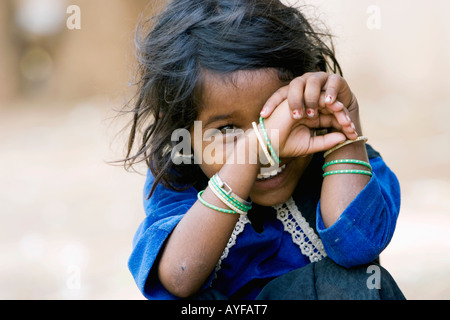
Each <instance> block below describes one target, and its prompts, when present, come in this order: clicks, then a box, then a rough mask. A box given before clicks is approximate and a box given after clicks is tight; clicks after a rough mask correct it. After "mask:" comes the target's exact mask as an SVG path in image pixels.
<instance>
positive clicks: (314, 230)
mask: <svg viewBox="0 0 450 320" xmlns="http://www.w3.org/2000/svg"><path fill="white" fill-rule="evenodd" d="M367 151H368V154H369V158H370V163H371V165H372V168H373V169H372V170H373V177H372V179H371V180H370V182H369V183H368V185H367V186H366V187H365V188H364V190H362V191H361V193H360V194H359V195H358V196H357V197H356V198H355V200H354V201H353V202H352V203H351V204H350V205H349V206H348V208H347V209H346V210H345V211H344V212H343V213H342V215H341V216H340V218H339V219H338V220H337V221H336V223H335V224H334V225H333V226H331V227H330V228H325V227H324V224H323V221H322V217H321V211H320V191H321V185H322V181H323V178H322V173H323V172H322V165H323V161H324V160H323V155H322V154H316V155H315V156H314V157H313V160H312V162H311V164H310V165H309V167H308V170H307V171H306V172H305V174H304V175H303V177H302V178H301V179H300V181H299V184H298V186H297V188H296V190H295V192H294V194H293V195H292V197H291V199H289V200H288V201H287V202H286V203H284V204H282V205H279V206H275V207H261V206H258V205H254V208H253V209H252V210H251V211H250V212H249V214H248V216H243V217H241V218H240V220H239V221H238V223H237V224H236V228H235V230H234V231H233V234H232V236H231V238H230V241H229V243H228V245H227V247H226V248H225V250H224V252H223V254H222V257H221V259H220V261H219V262H218V264H217V267H216V269H215V271H214V272H213V274H211V276H210V277H209V279H208V281H206V282H205V284H204V286H203V289H202V290H207V289H210V288H213V289H215V290H217V291H218V292H220V293H221V294H223V295H224V296H226V297H228V298H230V299H254V298H256V297H257V295H258V294H259V293H260V292H261V290H262V289H263V288H264V286H266V285H267V284H268V283H269V282H270V281H271V280H273V279H275V278H278V277H280V276H282V275H285V274H287V273H289V272H291V271H293V270H296V269H299V268H302V267H304V266H306V265H308V264H310V263H312V262H318V261H320V260H322V259H323V258H324V257H328V258H329V259H331V260H333V261H334V262H335V263H336V264H338V265H340V266H343V267H345V268H351V267H354V266H359V265H364V264H367V263H370V262H372V261H374V260H375V259H377V257H378V256H379V255H380V253H381V252H382V251H383V250H384V249H385V248H386V247H387V245H388V244H389V242H390V240H391V239H392V236H393V234H394V230H395V226H396V222H397V218H398V214H399V211H400V186H399V182H398V180H397V178H396V176H395V175H394V173H393V172H392V171H391V170H390V169H389V168H388V166H387V165H386V164H385V162H384V161H383V159H382V158H381V156H380V155H379V154H378V153H377V152H376V151H374V150H373V149H372V148H371V147H370V146H369V145H367ZM153 181H154V178H153V176H152V175H151V174H150V173H149V174H148V177H147V181H146V183H145V187H144V208H145V213H146V217H145V219H144V221H143V222H142V223H141V225H140V226H139V228H138V230H137V232H136V234H135V237H134V239H133V251H132V254H131V256H130V259H129V263H128V266H129V269H130V271H131V273H132V275H133V277H134V279H135V281H136V284H137V286H138V288H139V290H141V292H142V293H143V295H144V296H145V297H146V298H148V299H152V300H153V299H154V300H156V299H158V300H160V299H177V297H175V296H173V295H172V294H170V293H169V292H168V291H167V290H166V289H165V288H164V287H163V286H162V284H161V283H160V281H159V279H158V276H157V270H156V269H157V268H156V263H157V259H158V255H159V253H160V251H161V248H162V247H163V246H164V243H165V241H166V240H167V238H168V237H169V235H170V234H171V232H172V231H173V229H174V228H175V227H176V225H177V224H178V222H179V221H180V220H181V219H182V218H183V215H184V214H185V213H186V212H187V211H188V210H189V209H190V208H191V206H192V205H193V204H194V203H195V202H196V201H197V193H198V191H199V190H197V189H196V188H194V187H192V188H190V189H188V190H186V191H183V192H177V191H173V190H170V189H168V188H165V187H163V186H161V185H158V186H157V187H156V191H155V193H154V194H153V196H152V197H151V198H150V199H149V200H147V195H148V193H149V190H150V189H151V186H152V184H153ZM328 258H327V259H328ZM155 262H156V263H155Z"/></svg>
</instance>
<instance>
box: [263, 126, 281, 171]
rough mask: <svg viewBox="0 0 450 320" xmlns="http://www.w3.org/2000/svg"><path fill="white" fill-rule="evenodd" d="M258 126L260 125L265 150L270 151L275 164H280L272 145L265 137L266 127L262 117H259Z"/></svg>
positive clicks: (266, 136)
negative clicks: (264, 140) (265, 146)
mask: <svg viewBox="0 0 450 320" xmlns="http://www.w3.org/2000/svg"><path fill="white" fill-rule="evenodd" d="M259 124H260V125H261V131H262V133H263V135H264V139H266V143H267V148H268V149H269V151H270V155H271V156H272V158H273V160H275V162H277V163H278V164H280V163H281V160H280V158H278V155H277V154H276V152H275V150H273V147H272V144H271V143H270V140H269V136H268V135H267V130H266V127H265V126H264V118H263V117H259Z"/></svg>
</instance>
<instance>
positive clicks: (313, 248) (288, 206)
mask: <svg viewBox="0 0 450 320" xmlns="http://www.w3.org/2000/svg"><path fill="white" fill-rule="evenodd" d="M274 208H275V210H277V218H278V220H280V221H281V222H282V223H283V226H284V230H285V231H287V232H289V233H290V234H291V236H292V241H293V242H294V243H295V244H296V245H298V247H299V248H300V250H301V252H302V254H303V255H305V256H307V257H308V258H309V260H310V261H311V262H318V261H320V260H322V259H323V258H325V257H326V256H327V254H326V253H325V249H324V248H323V243H322V240H320V238H319V236H318V235H317V234H316V233H315V232H314V229H313V228H311V226H310V225H309V223H308V221H306V219H305V218H304V217H303V216H302V214H301V212H300V210H299V209H298V207H297V205H296V204H295V202H294V199H292V198H290V199H289V200H288V201H286V202H285V203H283V204H281V205H278V206H275V207H274Z"/></svg>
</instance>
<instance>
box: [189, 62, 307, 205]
mask: <svg viewBox="0 0 450 320" xmlns="http://www.w3.org/2000/svg"><path fill="white" fill-rule="evenodd" d="M232 76H233V78H232V79H233V81H230V79H227V80H223V78H220V76H217V75H214V74H212V73H207V74H206V75H205V77H204V81H203V87H202V90H201V92H202V95H201V107H200V112H199V116H198V119H197V121H200V123H201V130H202V141H199V139H198V137H199V134H198V132H197V133H195V132H194V131H195V130H194V128H192V129H191V137H192V139H191V141H192V147H193V149H194V153H195V154H196V155H198V154H202V155H203V161H202V163H201V164H200V168H201V169H202V171H203V172H204V173H205V175H206V176H207V177H208V178H211V177H212V176H213V175H214V174H216V173H217V172H219V171H220V169H221V168H222V166H223V165H224V163H225V159H224V158H223V161H217V159H216V161H205V160H206V159H205V157H207V156H208V155H210V154H211V153H212V152H211V150H213V149H214V150H219V149H222V150H223V151H225V150H226V149H227V148H228V147H226V144H227V143H234V142H233V140H234V139H232V135H233V134H234V133H236V134H237V133H239V132H240V133H242V132H243V131H246V130H249V129H252V128H253V127H252V122H255V121H256V122H258V119H259V114H260V112H261V109H262V107H263V106H264V104H265V102H266V101H267V99H269V98H270V96H271V95H272V94H273V93H274V92H275V91H276V90H278V89H279V88H281V87H282V86H285V85H286V83H283V82H281V81H280V80H279V78H278V73H277V71H276V70H274V69H264V70H257V71H238V72H236V73H234V74H233V75H232ZM195 127H196V128H195V129H196V130H198V128H199V127H198V123H197V126H195ZM211 129H212V130H211ZM217 130H219V131H220V132H221V133H222V134H223V137H222V138H221V139H217V138H212V137H211V132H214V131H216V132H217ZM230 136H231V137H230ZM195 137H197V139H196V138H195ZM230 138H231V139H230ZM229 141H231V142H229ZM212 144H215V145H212ZM217 144H220V148H217ZM222 144H223V145H222ZM228 150H229V149H228ZM223 153H225V152H223ZM213 156H214V154H213ZM220 160H222V158H221V159H220ZM247 161H248V160H247ZM310 161H311V157H306V158H292V159H283V158H282V159H281V164H280V167H281V168H284V166H285V165H286V166H285V169H284V170H283V171H282V172H281V173H279V174H278V175H277V176H275V177H272V178H270V179H264V180H260V179H257V180H256V181H255V183H254V185H253V188H252V190H251V192H250V198H251V199H252V201H253V202H254V203H257V204H259V205H263V206H274V205H277V204H281V203H283V202H285V201H287V200H288V199H289V197H291V195H292V193H293V192H294V189H295V187H296V186H297V183H298V181H299V179H300V177H301V176H302V174H303V172H304V171H305V169H306V167H307V166H308V164H309V162H310ZM266 167H267V166H266ZM261 170H262V169H261Z"/></svg>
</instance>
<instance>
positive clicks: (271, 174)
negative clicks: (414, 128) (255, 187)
mask: <svg viewBox="0 0 450 320" xmlns="http://www.w3.org/2000/svg"><path fill="white" fill-rule="evenodd" d="M286 167H287V164H284V165H282V166H281V167H279V168H276V169H273V170H271V171H269V172H264V173H259V174H258V175H257V176H256V181H266V180H270V179H273V178H275V177H276V176H278V175H280V174H281V173H283V171H284V170H285V169H286Z"/></svg>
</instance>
